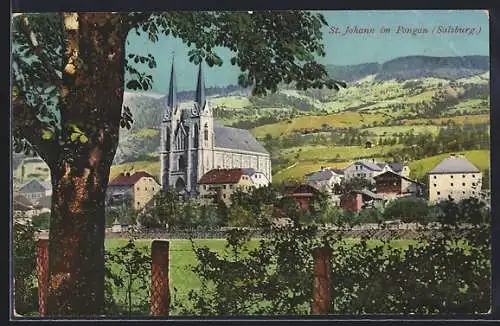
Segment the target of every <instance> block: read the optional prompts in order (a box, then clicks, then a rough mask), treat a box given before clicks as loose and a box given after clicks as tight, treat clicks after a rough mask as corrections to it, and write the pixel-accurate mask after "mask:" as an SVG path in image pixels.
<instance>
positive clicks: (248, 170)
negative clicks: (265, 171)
mask: <svg viewBox="0 0 500 326" xmlns="http://www.w3.org/2000/svg"><path fill="white" fill-rule="evenodd" d="M242 170H243V174H244V175H248V176H252V175H254V174H255V173H257V171H255V169H253V168H242Z"/></svg>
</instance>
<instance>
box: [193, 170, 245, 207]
mask: <svg viewBox="0 0 500 326" xmlns="http://www.w3.org/2000/svg"><path fill="white" fill-rule="evenodd" d="M253 174H254V173H253V172H252V171H250V170H249V169H213V170H210V171H208V172H207V173H205V174H204V175H203V176H202V177H201V179H200V180H199V181H198V192H199V197H200V199H201V201H202V202H204V203H213V202H217V201H222V202H224V203H225V204H226V205H227V206H230V205H231V195H232V194H233V193H234V192H235V191H236V190H240V191H250V190H251V189H252V188H254V187H255V184H254V183H253V181H252V178H251V176H252V175H253Z"/></svg>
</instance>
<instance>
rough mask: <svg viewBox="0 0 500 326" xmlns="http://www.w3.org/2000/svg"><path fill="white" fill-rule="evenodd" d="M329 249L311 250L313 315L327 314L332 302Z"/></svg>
mask: <svg viewBox="0 0 500 326" xmlns="http://www.w3.org/2000/svg"><path fill="white" fill-rule="evenodd" d="M331 257H332V249H331V248H330V247H320V248H315V249H314V250H313V258H314V283H313V303H312V307H311V310H312V313H313V314H319V315H323V314H328V312H329V311H330V309H331V302H332V276H331Z"/></svg>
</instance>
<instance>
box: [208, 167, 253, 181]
mask: <svg viewBox="0 0 500 326" xmlns="http://www.w3.org/2000/svg"><path fill="white" fill-rule="evenodd" d="M243 175H246V174H245V172H244V171H243V169H213V170H210V171H208V172H207V173H205V174H204V175H203V176H202V177H201V179H200V181H198V184H228V183H238V182H239V181H240V179H241V177H242V176H243Z"/></svg>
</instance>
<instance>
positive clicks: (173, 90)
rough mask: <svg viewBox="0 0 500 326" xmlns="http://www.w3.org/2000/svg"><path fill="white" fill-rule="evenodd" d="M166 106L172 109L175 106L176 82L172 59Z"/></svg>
mask: <svg viewBox="0 0 500 326" xmlns="http://www.w3.org/2000/svg"><path fill="white" fill-rule="evenodd" d="M167 105H168V107H170V108H172V109H173V108H175V106H176V105H177V81H176V80H175V70H174V58H172V71H171V73H170V86H169V89H168V100H167Z"/></svg>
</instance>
